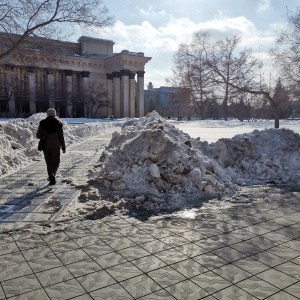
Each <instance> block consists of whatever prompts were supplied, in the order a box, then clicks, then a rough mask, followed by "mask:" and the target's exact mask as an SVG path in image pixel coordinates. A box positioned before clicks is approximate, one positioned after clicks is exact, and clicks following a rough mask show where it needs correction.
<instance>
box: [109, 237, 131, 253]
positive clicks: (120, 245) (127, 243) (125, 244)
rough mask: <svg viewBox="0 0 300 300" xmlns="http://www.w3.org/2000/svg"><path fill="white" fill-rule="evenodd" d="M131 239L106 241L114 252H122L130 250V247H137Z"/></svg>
mask: <svg viewBox="0 0 300 300" xmlns="http://www.w3.org/2000/svg"><path fill="white" fill-rule="evenodd" d="M129 238H130V237H129ZM129 238H126V237H122V238H118V239H115V240H112V241H106V243H107V245H108V246H109V247H111V248H112V249H114V250H121V249H125V248H129V247H132V246H135V245H136V244H135V243H134V242H133V241H131V240H130V239H129Z"/></svg>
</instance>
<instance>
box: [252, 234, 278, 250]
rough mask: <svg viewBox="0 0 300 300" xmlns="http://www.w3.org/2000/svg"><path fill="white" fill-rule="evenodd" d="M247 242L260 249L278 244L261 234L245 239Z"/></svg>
mask: <svg viewBox="0 0 300 300" xmlns="http://www.w3.org/2000/svg"><path fill="white" fill-rule="evenodd" d="M247 243H249V244H252V245H254V246H256V247H258V248H260V249H262V250H267V249H270V248H272V247H275V246H277V245H278V242H275V241H271V240H269V239H267V238H265V237H262V236H258V237H255V238H253V239H250V240H247Z"/></svg>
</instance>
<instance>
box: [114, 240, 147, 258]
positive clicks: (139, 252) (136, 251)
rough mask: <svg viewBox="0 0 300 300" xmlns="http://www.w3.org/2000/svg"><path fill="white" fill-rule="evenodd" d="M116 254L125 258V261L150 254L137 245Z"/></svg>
mask: <svg viewBox="0 0 300 300" xmlns="http://www.w3.org/2000/svg"><path fill="white" fill-rule="evenodd" d="M142 245H144V244H142ZM117 252H118V253H119V254H121V255H122V256H123V257H125V258H126V259H127V260H134V259H137V258H140V257H144V256H147V255H150V253H149V252H148V251H147V250H145V249H144V248H142V247H141V246H138V245H135V246H133V247H129V248H126V249H121V250H119V251H117Z"/></svg>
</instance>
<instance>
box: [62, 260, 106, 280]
mask: <svg viewBox="0 0 300 300" xmlns="http://www.w3.org/2000/svg"><path fill="white" fill-rule="evenodd" d="M66 268H67V269H68V270H69V271H70V272H71V273H72V275H73V276H74V277H78V276H83V275H86V274H89V273H93V272H96V271H100V270H101V269H102V268H101V267H100V266H99V265H98V264H97V263H96V262H95V261H94V260H93V259H91V258H89V259H86V260H81V261H77V262H75V263H72V264H68V265H66Z"/></svg>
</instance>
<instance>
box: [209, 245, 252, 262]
mask: <svg viewBox="0 0 300 300" xmlns="http://www.w3.org/2000/svg"><path fill="white" fill-rule="evenodd" d="M212 252H213V253H214V254H216V255H218V256H220V257H221V258H223V259H225V260H227V261H228V262H234V261H236V260H239V259H242V258H244V257H246V254H243V253H242V252H239V251H237V250H235V249H233V248H231V247H229V246H227V247H224V248H221V249H218V250H214V251H212Z"/></svg>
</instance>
